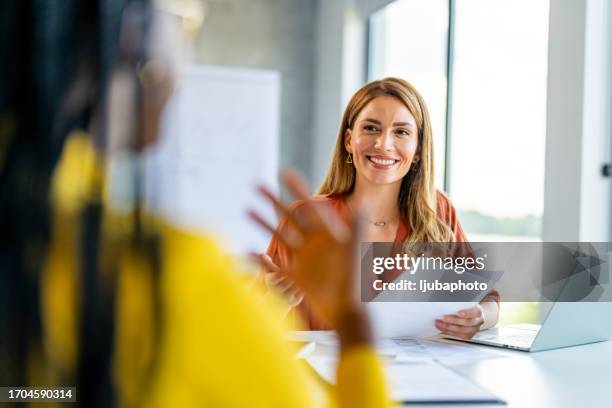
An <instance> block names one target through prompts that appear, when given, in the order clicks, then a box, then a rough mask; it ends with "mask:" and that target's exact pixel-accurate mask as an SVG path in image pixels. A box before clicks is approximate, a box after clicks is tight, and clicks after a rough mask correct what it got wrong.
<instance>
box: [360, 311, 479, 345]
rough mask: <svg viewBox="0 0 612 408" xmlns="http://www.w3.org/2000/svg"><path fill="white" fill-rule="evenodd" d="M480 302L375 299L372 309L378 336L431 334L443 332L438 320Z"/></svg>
mask: <svg viewBox="0 0 612 408" xmlns="http://www.w3.org/2000/svg"><path fill="white" fill-rule="evenodd" d="M476 303H477V302H371V303H369V304H368V310H369V312H370V316H371V319H372V325H373V331H374V335H375V336H376V338H377V339H384V338H395V337H428V336H433V335H435V334H437V333H439V331H438V329H436V326H435V321H436V319H440V318H442V316H444V315H445V314H455V313H457V312H458V311H459V310H461V309H467V308H470V307H474V306H476Z"/></svg>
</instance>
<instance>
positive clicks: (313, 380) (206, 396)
mask: <svg viewBox="0 0 612 408" xmlns="http://www.w3.org/2000/svg"><path fill="white" fill-rule="evenodd" d="M163 237H164V251H163V253H164V254H167V255H166V256H165V257H164V261H163V267H162V270H163V271H164V273H163V275H162V279H163V280H162V282H161V285H162V288H163V289H162V290H163V300H164V302H165V304H166V309H165V316H164V321H165V322H166V323H165V328H164V336H163V343H162V346H161V347H162V349H161V350H160V355H159V358H160V361H159V362H158V364H159V365H158V367H157V375H156V378H155V381H154V386H153V387H152V391H151V395H150V397H151V399H150V401H151V402H150V404H147V405H150V406H155V407H167V406H204V407H317V406H346V407H386V406H388V405H389V403H388V400H387V398H388V397H387V392H386V386H385V381H384V376H383V373H382V369H381V366H380V363H379V361H378V360H377V358H376V356H375V354H374V352H373V350H372V349H371V348H369V347H354V348H352V349H350V350H348V351H347V352H345V353H343V355H342V356H341V359H340V364H339V367H338V378H337V383H338V385H337V387H330V386H326V385H325V384H324V383H323V382H322V381H321V380H319V379H318V378H317V377H316V375H315V374H314V373H313V372H312V370H310V369H309V367H307V366H306V365H305V364H306V363H304V362H301V361H298V360H296V359H295V358H294V356H293V355H294V352H295V350H293V349H292V347H291V344H289V342H287V341H286V337H287V336H286V332H284V331H283V328H282V327H281V326H280V325H279V322H280V321H281V320H282V316H281V315H282V310H281V307H275V305H274V303H273V302H270V301H267V300H264V299H262V298H260V297H258V296H257V295H256V294H255V293H254V291H253V290H249V288H248V287H247V285H245V281H244V279H242V278H241V277H240V276H239V275H238V274H237V273H236V272H235V271H236V267H235V266H234V265H233V261H232V259H231V258H230V257H229V256H226V255H224V254H223V253H222V252H221V251H220V250H219V249H218V248H217V246H216V245H215V244H214V242H213V241H211V240H210V239H207V238H202V237H199V236H197V235H195V234H190V233H187V232H185V231H180V230H178V229H174V228H171V227H165V228H163Z"/></svg>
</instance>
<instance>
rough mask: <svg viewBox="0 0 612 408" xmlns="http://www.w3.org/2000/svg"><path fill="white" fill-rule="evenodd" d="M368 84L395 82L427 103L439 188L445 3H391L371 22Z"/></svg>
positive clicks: (412, 0)
mask: <svg viewBox="0 0 612 408" xmlns="http://www.w3.org/2000/svg"><path fill="white" fill-rule="evenodd" d="M369 31H370V39H369V49H368V62H369V64H368V65H369V66H368V80H369V81H372V80H375V79H381V78H384V77H387V76H395V77H400V78H403V79H405V80H407V81H408V82H410V83H411V84H413V85H414V86H415V87H416V88H417V89H418V90H419V92H420V93H421V95H423V98H424V99H425V101H426V102H427V107H428V108H429V113H430V116H431V121H432V128H433V134H434V147H435V151H434V157H435V160H436V181H437V183H438V185H440V186H441V185H443V183H444V164H445V161H444V156H445V154H444V149H445V134H446V130H445V127H446V87H447V83H446V78H447V64H446V59H447V52H448V45H447V39H448V0H429V1H423V0H401V1H395V2H393V3H391V4H390V5H388V6H387V7H385V8H383V9H382V10H380V11H378V12H377V13H375V14H374V15H372V17H371V18H370V30H369Z"/></svg>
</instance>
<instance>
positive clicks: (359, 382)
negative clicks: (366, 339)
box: [336, 346, 392, 408]
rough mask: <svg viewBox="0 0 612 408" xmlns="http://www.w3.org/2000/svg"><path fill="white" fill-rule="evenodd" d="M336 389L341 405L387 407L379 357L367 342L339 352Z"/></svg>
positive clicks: (353, 407)
mask: <svg viewBox="0 0 612 408" xmlns="http://www.w3.org/2000/svg"><path fill="white" fill-rule="evenodd" d="M336 377H337V381H336V382H337V393H338V396H337V398H338V401H339V405H340V406H342V407H351V408H360V407H364V408H365V407H390V406H392V405H391V402H390V400H389V393H388V391H387V384H386V381H385V376H384V373H383V370H382V366H381V363H380V360H379V359H378V357H377V356H376V354H375V353H374V350H373V349H372V348H371V347H369V346H355V347H352V348H350V349H348V350H346V351H344V352H342V354H341V356H340V363H339V364H338V369H337V374H336Z"/></svg>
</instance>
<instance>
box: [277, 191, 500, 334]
mask: <svg viewBox="0 0 612 408" xmlns="http://www.w3.org/2000/svg"><path fill="white" fill-rule="evenodd" d="M345 199H346V196H344V195H335V196H328V197H323V196H321V197H315V198H314V200H315V201H316V202H321V203H325V204H326V205H329V206H330V207H331V208H333V209H334V210H336V211H337V212H338V213H339V214H340V216H341V217H342V218H344V219H348V218H349V215H350V209H349V208H348V205H347V204H346V200H345ZM303 205H304V202H303V201H299V200H298V201H296V202H294V203H293V204H292V205H291V207H290V210H291V211H295V212H296V213H299V211H300V210H301V209H302V208H303ZM437 214H438V217H439V218H440V219H441V220H442V221H443V222H444V223H445V224H446V225H448V226H449V227H450V229H451V231H452V232H453V242H468V240H467V237H466V236H465V233H464V232H463V228H461V224H460V223H459V218H457V211H456V210H455V207H454V206H453V205H452V203H451V202H450V200H449V199H448V197H447V196H446V194H444V193H443V192H441V191H439V190H438V191H437ZM287 228H288V220H287V217H283V218H282V219H281V220H280V222H279V224H278V227H277V230H278V231H286V229H287ZM409 234H410V227H409V225H408V223H407V222H406V220H404V219H401V220H400V223H399V226H398V228H397V233H396V235H395V240H394V242H396V243H401V242H404V241H405V240H406V239H407V238H408V236H409ZM266 253H267V254H268V255H269V256H270V257H271V258H272V260H273V261H274V263H275V264H277V265H279V266H281V268H283V267H286V266H287V265H288V264H289V262H290V256H289V252H288V251H287V248H286V247H285V246H284V245H283V244H282V243H281V242H280V241H279V240H278V239H277V238H276V237H273V238H272V241H271V242H270V245H269V246H268V249H267V250H266ZM487 301H493V302H499V293H498V292H497V291H496V290H492V291H491V292H490V293H488V294H487V296H486V297H485V298H484V299H483V300H482V302H487ZM297 308H298V310H299V312H300V315H301V316H302V318H303V319H304V321H305V323H306V325H307V326H308V328H309V329H310V330H328V329H330V327H329V325H327V324H326V323H325V322H321V321H319V320H317V319H316V318H315V317H314V316H313V314H312V312H311V308H310V307H309V305H308V299H304V300H303V301H302V303H300V305H298V307H297Z"/></svg>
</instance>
